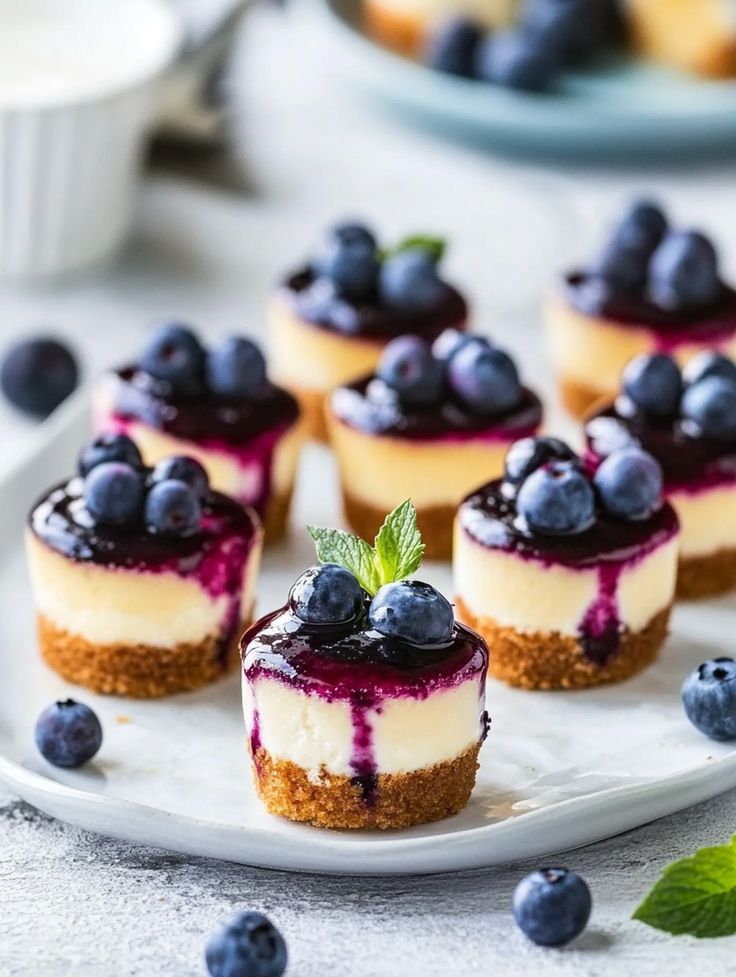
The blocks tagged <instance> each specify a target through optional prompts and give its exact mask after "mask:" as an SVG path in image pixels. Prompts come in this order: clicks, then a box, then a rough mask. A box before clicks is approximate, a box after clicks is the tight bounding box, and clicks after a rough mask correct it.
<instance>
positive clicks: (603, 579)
mask: <svg viewBox="0 0 736 977" xmlns="http://www.w3.org/2000/svg"><path fill="white" fill-rule="evenodd" d="M543 440H544V439H543ZM555 443H556V444H560V442H555ZM520 444H521V445H522V446H523V445H524V442H520ZM517 449H518V446H517V448H515V449H512V451H517ZM568 451H569V449H568ZM524 453H525V454H526V455H527V456H529V455H530V452H529V451H528V450H526V449H524ZM517 454H518V451H517ZM638 454H642V453H641V452H639V453H638ZM511 457H512V455H511V453H510V455H509V458H511ZM558 457H559V458H564V460H557V458H558ZM612 457H613V456H612ZM645 457H646V458H647V459H648V462H647V464H650V465H655V463H654V462H653V461H652V460H651V459H649V458H648V456H645ZM543 458H544V455H543V454H541V455H540V456H539V457H538V458H537V459H536V460H537V462H539V461H540V460H541V459H543ZM524 474H525V475H526V479H525V480H524V481H523V482H522V484H521V486H519V484H518V481H516V479H515V480H514V481H512V480H511V475H510V472H509V469H508V468H507V477H506V478H505V479H502V480H497V481H494V482H490V483H489V484H487V485H485V486H483V487H482V488H480V489H478V490H477V491H476V492H474V493H472V495H470V496H468V498H467V499H465V501H464V502H463V503H462V505H461V506H460V509H459V512H458V517H457V520H456V530H455V533H456V535H455V554H454V573H455V585H456V608H457V611H458V615H459V617H460V619H461V620H463V621H465V623H466V624H468V625H469V626H471V627H473V628H474V629H476V630H477V631H478V632H479V633H480V634H482V635H483V637H484V638H485V639H486V641H487V642H488V644H489V646H490V647H491V648H492V649H493V654H492V655H491V661H490V674H491V675H492V676H494V677H495V678H498V679H501V680H502V681H504V682H507V683H508V684H509V685H513V686H518V687H520V688H526V689H573V688H587V687H590V686H596V685H600V684H603V683H608V682H617V681H621V680H623V679H626V678H629V677H630V676H632V675H635V674H636V673H637V672H639V671H641V670H642V669H643V668H645V667H646V666H647V665H648V664H650V663H651V662H652V661H653V660H654V659H655V657H656V656H657V653H658V651H659V649H660V647H661V645H662V643H663V641H664V639H665V637H666V634H667V625H668V620H669V615H670V607H671V604H672V600H673V597H674V590H675V577H676V572H677V552H678V539H679V524H678V520H677V515H676V514H675V511H674V509H673V508H672V507H671V506H670V505H669V504H667V503H664V504H658V505H657V508H656V509H653V510H652V511H647V513H646V515H644V516H642V517H639V518H622V517H621V516H620V515H613V514H612V513H610V512H608V511H606V509H605V508H604V507H603V506H602V505H601V504H600V503H599V502H596V501H595V498H596V493H595V492H593V491H592V486H590V485H589V486H588V489H585V490H584V492H582V493H581V494H582V495H583V496H584V498H585V505H586V506H588V507H589V511H588V512H587V513H586V514H585V517H584V519H583V521H582V523H581V524H579V525H577V526H572V525H566V526H564V527H560V528H557V529H553V528H552V526H551V525H547V526H545V528H544V531H541V530H540V529H538V528H532V526H530V524H529V521H528V517H527V516H525V515H524V512H525V511H526V502H527V496H528V494H529V492H530V491H532V492H535V491H538V479H542V482H543V483H545V481H546V491H547V492H548V493H549V494H548V497H547V498H546V504H547V505H548V506H549V511H548V513H547V515H550V514H551V517H552V520H553V521H554V518H555V517H558V516H559V514H560V511H561V507H564V506H565V505H566V499H565V497H564V490H565V486H566V485H568V484H569V483H570V482H574V492H573V496H574V493H575V492H579V491H580V489H581V484H580V483H581V481H583V482H587V480H588V477H589V476H588V475H587V474H586V473H585V472H584V471H583V470H582V464H581V462H580V460H579V459H575V457H574V456H573V455H572V454H571V453H570V454H567V452H565V453H564V454H563V453H562V452H557V451H555V455H554V456H553V460H552V461H549V459H548V460H547V461H546V462H542V465H541V467H539V468H536V469H533V468H530V467H528V468H527V471H526V472H525V473H524ZM535 476H537V477H536V478H535ZM532 479H534V483H532V481H531V480H532ZM623 480H624V484H627V485H628V484H630V483H631V482H632V481H634V482H636V483H637V484H641V483H640V482H639V481H638V480H637V478H636V476H632V475H630V474H627V473H625V474H624V476H623ZM528 486H531V488H530V489H529V488H527V487H528ZM543 489H544V485H543ZM559 491H562V492H563V495H562V498H559V497H558V498H555V493H557V492H559ZM542 501H543V502H545V496H544V492H542ZM573 501H574V498H573ZM578 503H579V498H578ZM520 510H521V511H520ZM562 511H564V508H563V509H562ZM540 519H541V517H540Z"/></svg>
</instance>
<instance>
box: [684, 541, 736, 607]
mask: <svg viewBox="0 0 736 977" xmlns="http://www.w3.org/2000/svg"><path fill="white" fill-rule="evenodd" d="M735 588H736V549H734V548H733V547H731V548H729V549H722V550H717V551H716V552H715V553H710V554H709V555H708V556H686V557H682V558H681V559H680V562H679V563H678V565H677V591H676V594H677V596H678V597H679V598H680V599H681V600H693V599H696V598H698V597H714V596H715V595H716V594H725V593H727V592H728V591H729V590H734V589H735Z"/></svg>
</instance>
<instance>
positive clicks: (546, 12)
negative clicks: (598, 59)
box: [520, 0, 612, 64]
mask: <svg viewBox="0 0 736 977" xmlns="http://www.w3.org/2000/svg"><path fill="white" fill-rule="evenodd" d="M520 20H521V23H522V24H523V25H524V27H525V29H526V30H527V31H529V32H530V33H532V34H533V35H534V37H535V38H536V39H537V40H538V42H539V43H540V44H545V45H547V46H550V47H551V48H552V49H553V50H554V51H556V52H557V55H558V57H559V58H560V60H561V61H562V62H564V63H566V64H571V63H574V62H577V61H580V60H581V59H583V58H587V57H590V56H591V55H592V54H594V53H595V51H596V50H597V48H598V47H599V46H600V44H601V42H602V41H603V40H605V39H606V36H607V31H608V30H609V28H610V26H611V23H612V17H611V10H610V0H525V2H524V4H523V6H522V8H521V15H520Z"/></svg>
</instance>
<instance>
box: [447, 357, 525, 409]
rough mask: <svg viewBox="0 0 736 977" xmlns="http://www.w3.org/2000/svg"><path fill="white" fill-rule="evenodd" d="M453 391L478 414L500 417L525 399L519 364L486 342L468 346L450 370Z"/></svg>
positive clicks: (451, 364)
mask: <svg viewBox="0 0 736 977" xmlns="http://www.w3.org/2000/svg"><path fill="white" fill-rule="evenodd" d="M447 380H448V383H449V385H450V389H451V390H452V391H453V393H454V394H455V395H456V396H457V397H458V398H459V399H460V400H461V401H462V403H463V404H465V406H466V407H467V408H469V409H470V410H472V411H475V412H476V413H478V414H500V413H502V412H503V411H507V410H511V409H512V408H514V407H516V406H517V405H518V404H519V402H520V400H521V397H522V387H521V381H520V380H519V373H518V370H517V369H516V364H515V363H514V361H513V360H512V359H511V357H510V356H509V354H508V353H506V352H505V351H504V350H502V349H498V348H497V347H496V346H491V344H490V343H489V342H487V341H486V340H485V339H480V338H474V339H472V340H470V342H467V343H465V344H464V345H463V346H462V347H461V349H459V350H458V351H457V352H456V353H455V355H454V356H453V357H452V359H451V360H450V363H449V365H448V367H447Z"/></svg>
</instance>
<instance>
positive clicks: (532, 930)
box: [512, 868, 593, 946]
mask: <svg viewBox="0 0 736 977" xmlns="http://www.w3.org/2000/svg"><path fill="white" fill-rule="evenodd" d="M512 908H513V913H514V919H515V920H516V923H517V925H518V927H519V929H520V930H521V931H522V933H523V934H524V935H525V936H526V937H528V938H529V939H530V940H531V941H532V942H533V943H536V944H538V945H539V946H564V945H565V944H566V943H569V942H570V941H571V940H574V939H575V937H576V936H579V935H580V934H581V933H582V932H583V930H584V929H585V927H586V926H587V924H588V920H589V919H590V912H591V909H592V908H593V901H592V899H591V896H590V889H589V888H588V886H587V885H586V883H585V881H584V879H582V878H581V877H580V876H579V875H577V873H575V872H571V871H570V870H569V869H566V868H542V869H538V870H537V871H536V872H531V873H530V874H529V875H527V876H525V878H523V879H522V880H521V882H519V884H518V885H517V886H516V889H515V890H514V897H513V903H512Z"/></svg>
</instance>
